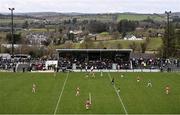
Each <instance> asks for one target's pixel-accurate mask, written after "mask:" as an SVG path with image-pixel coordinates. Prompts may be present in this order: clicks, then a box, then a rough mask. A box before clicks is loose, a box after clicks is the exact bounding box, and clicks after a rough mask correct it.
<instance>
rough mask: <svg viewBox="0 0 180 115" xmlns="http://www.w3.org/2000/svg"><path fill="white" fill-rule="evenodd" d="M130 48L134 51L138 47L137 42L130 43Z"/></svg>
mask: <svg viewBox="0 0 180 115" xmlns="http://www.w3.org/2000/svg"><path fill="white" fill-rule="evenodd" d="M129 48H130V49H132V50H133V52H134V51H135V50H136V49H137V44H136V43H135V42H133V43H131V44H129Z"/></svg>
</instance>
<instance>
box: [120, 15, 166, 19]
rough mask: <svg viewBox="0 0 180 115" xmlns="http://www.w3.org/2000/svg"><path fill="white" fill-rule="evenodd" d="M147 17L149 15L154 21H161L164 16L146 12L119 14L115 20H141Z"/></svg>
mask: <svg viewBox="0 0 180 115" xmlns="http://www.w3.org/2000/svg"><path fill="white" fill-rule="evenodd" d="M148 17H150V18H151V19H153V20H156V21H163V20H165V18H164V17H160V16H157V15H148V14H119V16H118V19H117V21H120V20H123V19H128V20H135V21H141V20H145V19H147V18H148Z"/></svg>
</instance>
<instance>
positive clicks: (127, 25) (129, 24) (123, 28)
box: [117, 19, 138, 33]
mask: <svg viewBox="0 0 180 115" xmlns="http://www.w3.org/2000/svg"><path fill="white" fill-rule="evenodd" d="M137 25H138V22H137V21H130V20H126V19H125V20H121V21H120V22H119V23H118V25H117V29H118V31H119V32H121V33H123V32H132V31H134V30H135V29H136V26H137Z"/></svg>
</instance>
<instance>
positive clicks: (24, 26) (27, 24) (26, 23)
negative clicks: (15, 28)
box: [22, 20, 29, 29]
mask: <svg viewBox="0 0 180 115" xmlns="http://www.w3.org/2000/svg"><path fill="white" fill-rule="evenodd" d="M28 27H29V23H28V21H27V20H26V21H25V22H24V23H23V25H22V28H24V29H27V28H28Z"/></svg>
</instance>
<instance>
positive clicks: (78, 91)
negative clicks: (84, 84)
mask: <svg viewBox="0 0 180 115" xmlns="http://www.w3.org/2000/svg"><path fill="white" fill-rule="evenodd" d="M79 95H80V88H79V87H77V88H76V96H79Z"/></svg>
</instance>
